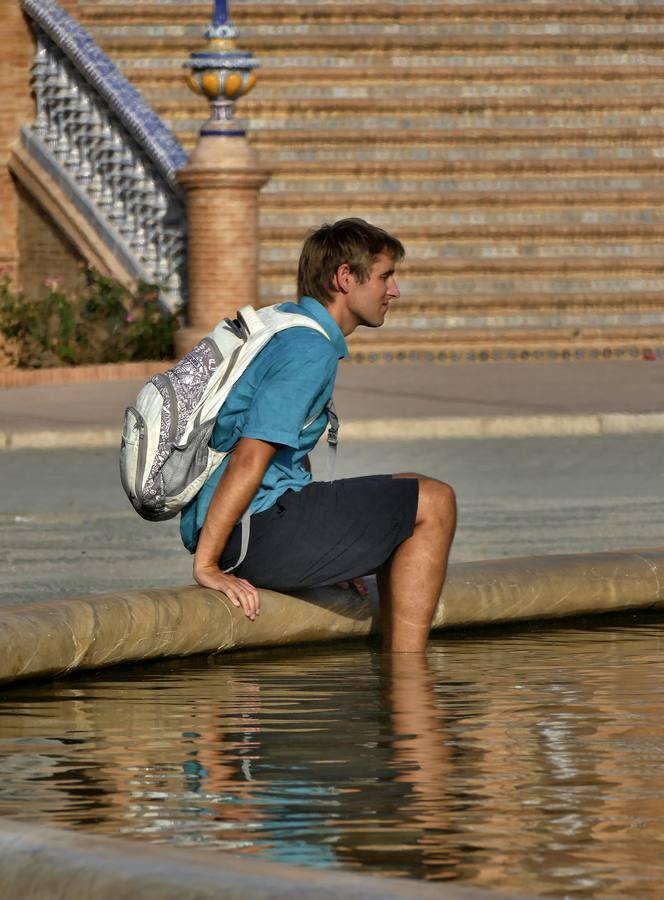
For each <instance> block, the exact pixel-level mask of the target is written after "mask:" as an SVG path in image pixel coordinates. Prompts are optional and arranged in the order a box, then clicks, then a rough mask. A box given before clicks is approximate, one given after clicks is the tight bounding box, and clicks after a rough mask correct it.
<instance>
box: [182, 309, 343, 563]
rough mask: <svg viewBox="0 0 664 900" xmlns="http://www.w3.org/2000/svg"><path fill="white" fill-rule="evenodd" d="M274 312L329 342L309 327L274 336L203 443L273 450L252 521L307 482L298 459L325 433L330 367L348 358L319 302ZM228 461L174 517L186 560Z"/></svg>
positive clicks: (332, 374)
mask: <svg viewBox="0 0 664 900" xmlns="http://www.w3.org/2000/svg"><path fill="white" fill-rule="evenodd" d="M279 309H283V310H284V311H285V312H295V313H300V314H302V313H304V314H305V315H307V316H309V317H310V318H312V319H314V320H315V321H316V322H318V323H319V324H320V325H322V326H323V329H324V330H325V333H326V334H327V336H328V337H329V340H328V339H327V338H326V337H324V336H323V335H322V334H320V332H318V331H314V330H313V329H312V328H288V329H286V330H285V331H282V332H279V333H278V334H275V335H274V337H273V338H272V339H271V340H270V341H269V342H268V343H267V345H266V346H265V347H264V349H263V350H261V352H260V353H259V354H258V356H257V357H256V358H255V359H254V360H253V361H252V362H251V364H250V365H249V366H248V367H247V370H246V371H245V372H244V374H243V375H242V377H241V378H240V379H239V381H238V382H237V384H236V385H235V386H234V387H233V389H232V391H231V392H230V394H229V395H228V399H227V400H226V402H225V403H224V405H223V407H222V408H221V410H220V411H219V415H218V416H217V422H216V425H215V427H214V431H213V432H212V437H211V438H210V445H211V446H212V447H214V448H215V450H224V451H225V450H232V449H233V447H235V445H236V444H237V442H238V441H239V440H240V438H242V437H247V438H256V439H257V440H261V441H268V442H269V443H271V444H279V448H278V450H277V452H276V453H275V454H274V456H273V457H272V460H271V462H270V465H269V466H268V468H267V469H266V470H265V474H264V475H263V480H262V482H261V485H260V487H259V489H258V491H257V492H256V495H255V496H254V499H253V501H252V504H251V512H252V514H253V513H257V512H263V510H266V509H269V508H270V507H271V506H273V505H274V504H275V503H276V502H277V500H278V499H279V497H281V495H282V494H284V493H285V492H286V491H288V490H291V491H301V490H302V488H303V487H304V486H305V485H306V484H308V483H309V482H310V481H311V475H310V474H309V472H307V471H306V469H305V468H304V464H303V461H304V457H305V456H306V455H307V454H308V453H309V452H310V451H311V450H313V448H314V447H315V446H316V443H317V442H318V439H319V438H320V436H321V435H322V434H323V432H324V430H325V426H326V424H327V413H326V406H327V404H328V402H329V400H330V399H331V397H332V391H333V389H334V380H335V377H336V374H337V365H338V361H339V360H340V359H343V357H345V356H346V355H347V354H348V348H347V347H346V341H345V340H344V336H343V334H342V332H341V329H340V328H339V326H338V325H337V323H336V322H335V321H334V319H333V318H332V316H331V315H330V314H329V313H328V311H327V310H326V309H325V307H324V306H323V304H322V303H319V302H318V301H317V300H314V299H313V298H312V297H302V298H301V299H300V301H299V303H283V304H281V305H280V307H279ZM314 416H315V418H314V420H313V421H312V422H311V424H309V425H308V426H307V428H306V429H305V430H303V426H304V423H305V422H308V420H310V419H311V418H312V417H314ZM228 459H229V457H226V458H225V459H224V461H223V463H222V464H221V466H219V468H218V469H217V471H216V472H214V474H213V475H211V476H210V478H209V479H208V480H207V481H206V482H205V484H204V485H203V487H202V488H201V489H200V491H199V492H198V494H197V495H196V496H195V497H194V499H193V500H192V501H191V502H190V503H188V504H187V506H185V508H184V509H183V510H182V516H181V518H180V534H181V536H182V541H183V543H184V545H185V547H186V548H187V549H188V550H189V551H190V552H191V553H193V552H194V551H195V549H196V544H197V543H198V533H199V531H200V530H201V528H202V527H203V522H204V521H205V516H206V515H207V511H208V507H209V505H210V501H211V500H212V495H213V494H214V491H215V488H216V487H217V484H218V482H219V479H220V478H221V476H222V474H223V472H224V470H225V468H226V464H227V463H228Z"/></svg>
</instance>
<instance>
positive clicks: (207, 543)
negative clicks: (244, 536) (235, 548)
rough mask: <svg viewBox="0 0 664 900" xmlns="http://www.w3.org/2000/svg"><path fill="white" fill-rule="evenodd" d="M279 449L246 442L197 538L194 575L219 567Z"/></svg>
mask: <svg viewBox="0 0 664 900" xmlns="http://www.w3.org/2000/svg"><path fill="white" fill-rule="evenodd" d="M275 451H276V447H274V445H272V444H268V443H266V442H265V441H256V440H251V439H248V438H243V439H242V440H241V441H240V442H239V443H238V445H237V447H236V448H235V450H234V451H233V453H232V454H231V457H230V459H229V461H228V466H227V467H226V471H225V472H224V473H223V475H222V476H221V478H220V479H219V484H218V485H217V487H216V489H215V492H214V494H213V496H212V500H211V502H210V506H209V507H208V511H207V515H206V517H205V522H204V523H203V527H202V528H201V533H200V536H199V538H198V546H197V548H196V555H195V557H194V572H196V570H199V569H205V568H209V567H211V566H217V565H218V563H219V557H220V556H221V554H222V551H223V549H224V547H225V546H226V543H227V541H228V538H229V537H230V534H231V532H232V530H233V528H234V527H235V524H236V523H237V521H238V519H239V518H240V517H241V516H242V514H243V512H244V511H245V509H246V508H247V507H248V506H249V504H250V503H251V501H252V500H253V498H254V495H255V493H256V491H257V490H258V488H259V487H260V483H261V481H262V479H263V475H264V474H265V470H266V468H267V466H268V464H269V462H270V459H271V458H272V456H273V455H274V453H275Z"/></svg>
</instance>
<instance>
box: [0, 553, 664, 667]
mask: <svg viewBox="0 0 664 900" xmlns="http://www.w3.org/2000/svg"><path fill="white" fill-rule="evenodd" d="M261 604H262V612H261V616H260V617H259V618H258V619H257V620H256V621H255V622H251V621H249V620H248V619H246V617H245V616H244V615H243V614H242V612H241V611H239V610H237V609H236V608H235V607H234V606H233V605H232V604H231V603H230V601H229V600H228V598H227V597H226V596H225V595H224V594H221V593H219V592H217V591H212V590H209V589H205V588H200V587H198V586H195V585H188V586H183V587H173V588H159V589H153V590H143V591H119V592H114V593H108V594H96V595H94V594H93V595H90V596H85V597H72V598H62V599H53V600H49V601H46V602H35V603H25V604H22V605H15V606H5V607H2V608H0V682H1V683H11V682H14V681H19V680H23V679H27V678H30V679H37V678H53V677H59V676H62V675H66V674H68V673H70V672H73V671H77V670H85V669H97V668H101V667H105V666H112V665H120V664H123V663H129V662H132V663H135V662H141V661H147V660H150V659H160V658H164V657H177V656H191V655H194V654H201V653H219V652H223V651H226V650H236V649H241V648H257V647H270V646H280V645H285V644H294V643H312V642H321V641H332V640H339V639H348V638H353V637H366V636H367V635H369V634H372V633H374V632H376V631H377V630H378V626H379V617H378V602H377V594H376V588H375V583H372V584H371V585H370V594H369V597H368V599H367V600H366V601H365V600H360V599H359V598H357V597H356V596H355V595H354V594H352V593H351V592H349V591H343V590H341V589H340V588H336V587H328V588H317V589H311V590H308V591H303V592H301V593H299V594H298V595H297V596H294V595H288V594H280V593H278V592H275V591H267V590H263V591H261ZM630 609H632V610H633V609H664V549H661V548H656V549H650V550H622V551H620V550H619V551H612V552H607V553H591V554H571V555H570V554H568V555H559V556H539V557H537V556H533V557H522V558H518V559H498V560H486V561H481V562H473V563H459V564H456V565H452V566H450V570H449V574H448V579H447V582H446V585H445V589H444V591H443V595H442V597H441V602H440V603H439V605H438V609H437V612H436V615H435V617H434V622H433V628H434V629H435V630H439V629H450V628H470V627H478V626H487V625H499V624H505V623H509V622H524V621H528V620H535V619H559V618H564V617H571V616H579V615H591V614H600V613H608V612H617V611H622V610H630Z"/></svg>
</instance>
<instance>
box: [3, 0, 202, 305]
mask: <svg viewBox="0 0 664 900" xmlns="http://www.w3.org/2000/svg"><path fill="white" fill-rule="evenodd" d="M22 6H23V9H24V11H25V13H26V15H27V16H28V19H29V21H30V23H31V26H32V28H33V30H34V33H35V38H36V42H37V52H36V55H35V60H34V64H33V70H32V84H33V89H34V93H35V98H36V103H37V115H36V119H35V122H34V123H33V124H32V125H31V126H29V127H26V128H23V129H22V132H21V141H22V144H23V146H24V147H25V149H26V150H27V151H28V152H29V153H30V155H31V157H32V158H33V159H34V160H35V161H36V162H37V163H38V164H40V165H41V166H43V167H44V168H45V170H46V171H47V173H48V174H49V175H50V176H51V177H52V178H53V179H54V180H55V182H56V183H57V184H58V185H59V186H60V188H61V189H62V190H63V191H64V192H65V193H66V194H67V196H68V199H69V200H70V201H71V202H72V203H73V204H74V205H75V207H76V208H77V210H78V211H79V212H80V213H82V214H83V215H84V216H85V218H86V219H87V221H88V223H89V224H90V225H91V226H92V227H93V228H94V230H95V231H96V233H97V234H98V236H99V237H100V238H101V239H102V241H103V242H104V243H105V245H106V246H107V247H108V249H109V251H110V252H111V253H113V254H114V255H115V257H116V258H118V259H120V261H121V262H122V264H123V266H124V268H125V269H126V271H127V272H128V273H129V274H130V275H131V276H133V277H135V278H142V279H145V280H147V281H150V282H154V283H156V284H158V285H159V286H160V289H161V292H160V293H161V300H162V302H163V303H164V305H165V306H166V307H167V308H168V309H170V310H176V309H178V308H181V307H182V306H184V305H185V302H186V278H185V272H186V265H185V264H186V224H185V214H184V202H183V200H184V198H183V195H182V192H181V189H180V188H179V186H178V184H177V181H176V178H175V173H176V171H177V170H178V169H180V168H182V167H183V166H184V165H185V164H186V162H187V156H186V154H185V152H184V150H183V149H182V147H181V146H180V144H179V143H178V141H177V140H176V139H175V138H174V136H173V135H172V134H171V132H170V131H169V130H168V128H167V127H166V126H165V125H164V123H163V122H162V121H161V119H160V118H159V117H158V116H157V115H156V114H155V113H154V112H153V111H152V110H151V109H150V107H149V106H148V105H147V104H146V102H145V100H144V99H143V97H142V96H141V94H140V93H139V92H138V91H137V90H136V89H135V88H134V87H133V86H132V85H131V84H129V82H128V81H127V80H126V79H125V78H124V77H123V76H122V75H121V74H120V72H118V70H117V69H116V67H115V66H114V65H113V63H112V62H111V60H110V59H108V57H107V56H106V55H105V54H104V52H103V51H102V50H101V49H100V47H99V46H98V45H97V44H96V43H95V42H94V41H93V40H92V38H91V37H90V35H89V34H88V33H87V32H86V31H85V29H84V28H83V27H82V26H81V25H80V24H79V23H78V22H76V20H75V19H73V18H72V17H71V16H69V15H68V14H67V13H66V12H65V11H64V10H63V9H62V8H61V7H60V6H59V5H58V4H57V3H56V2H53V0H22Z"/></svg>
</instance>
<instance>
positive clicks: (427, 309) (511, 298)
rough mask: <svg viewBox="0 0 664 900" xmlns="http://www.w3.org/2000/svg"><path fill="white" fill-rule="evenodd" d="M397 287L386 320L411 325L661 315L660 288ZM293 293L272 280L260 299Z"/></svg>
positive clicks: (287, 284)
mask: <svg viewBox="0 0 664 900" xmlns="http://www.w3.org/2000/svg"><path fill="white" fill-rule="evenodd" d="M399 285H400V287H401V289H402V295H401V298H400V299H399V300H398V301H397V302H396V303H394V304H393V305H392V309H391V311H390V321H391V322H392V323H393V324H394V323H395V322H397V321H407V322H411V323H412V322H415V320H416V319H417V321H418V322H419V321H420V320H421V319H422V317H424V318H425V319H427V321H428V320H431V321H433V320H434V319H435V320H436V321H437V320H438V319H441V321H442V318H444V319H445V322H446V325H445V327H451V325H450V323H452V324H455V325H456V324H458V323H459V322H461V323H463V321H468V322H474V321H476V320H477V321H479V319H481V318H482V317H483V316H503V317H509V318H510V320H514V317H515V316H516V317H517V318H518V317H519V316H530V317H531V318H532V317H533V316H535V317H537V316H544V317H546V318H547V319H551V321H553V320H555V321H556V322H558V321H559V320H561V317H567V319H569V317H573V318H574V321H577V320H579V321H581V319H582V318H583V317H584V316H585V317H591V318H593V320H594V321H595V322H596V323H598V322H603V323H605V324H606V323H608V322H613V323H614V324H615V323H620V322H623V321H627V320H633V323H635V324H643V323H649V322H650V321H651V320H656V321H658V322H659V321H660V320H661V319H662V317H664V292H662V291H661V290H660V291H650V292H643V294H638V295H637V294H635V293H633V292H631V293H630V292H626V293H620V292H616V293H615V294H614V295H612V296H611V297H610V298H609V299H607V298H606V297H604V296H600V295H597V294H593V293H588V292H585V293H584V292H577V293H570V294H569V295H567V294H564V295H560V296H559V295H558V294H555V293H549V294H544V295H541V294H539V293H537V292H531V293H522V294H519V295H515V294H513V293H509V292H507V293H505V294H503V295H499V294H496V293H493V294H482V293H477V294H468V295H466V294H459V293H457V294H439V295H432V294H424V293H408V291H407V290H406V288H407V287H408V286H410V287H412V288H413V290H414V291H415V290H417V289H419V287H420V286H418V285H414V286H413V284H411V283H410V282H407V281H404V279H402V278H400V279H399ZM294 291H295V284H294V281H293V278H290V279H288V280H284V281H283V282H280V281H277V280H275V281H272V282H270V283H269V284H262V286H261V291H260V299H261V302H262V303H263V304H270V303H277V302H281V301H283V300H287V299H289V298H292V297H293V293H294ZM441 317H442V318H441ZM579 317H581V318H579ZM448 320H449V321H448ZM561 321H562V320H561ZM429 324H430V323H429ZM421 327H428V325H425V326H421ZM432 327H433V326H432ZM441 327H442V326H441Z"/></svg>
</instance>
